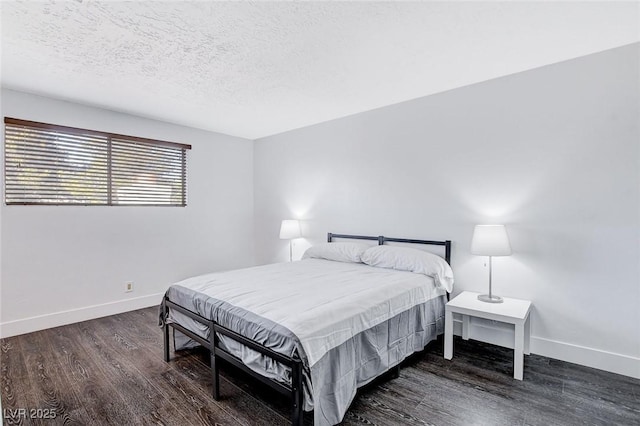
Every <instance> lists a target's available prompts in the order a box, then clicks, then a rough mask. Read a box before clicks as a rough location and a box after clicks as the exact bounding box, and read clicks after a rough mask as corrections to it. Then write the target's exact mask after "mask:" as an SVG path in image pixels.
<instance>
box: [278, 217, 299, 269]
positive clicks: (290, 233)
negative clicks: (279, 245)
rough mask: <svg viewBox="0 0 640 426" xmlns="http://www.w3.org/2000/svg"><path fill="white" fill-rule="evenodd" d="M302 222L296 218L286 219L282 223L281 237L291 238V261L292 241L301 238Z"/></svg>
mask: <svg viewBox="0 0 640 426" xmlns="http://www.w3.org/2000/svg"><path fill="white" fill-rule="evenodd" d="M300 236H301V233H300V222H299V221H297V220H295V219H285V220H283V221H282V224H281V225H280V239H281V240H289V262H291V261H292V260H293V245H292V243H291V241H292V240H293V239H295V238H300Z"/></svg>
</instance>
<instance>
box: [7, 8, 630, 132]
mask: <svg viewBox="0 0 640 426" xmlns="http://www.w3.org/2000/svg"><path fill="white" fill-rule="evenodd" d="M0 7H1V9H0V11H1V13H2V74H1V80H2V85H3V86H4V87H8V88H14V89H18V90H24V91H28V92H32V93H37V94H43V95H48V96H53V97H58V98H63V99H68V100H73V101H78V102H82V103H85V104H90V105H96V106H100V107H104V108H108V109H112V110H116V111H123V112H128V113H132V114H136V115H141V116H145V117H150V118H156V119H160V120H164V121H169V122H174V123H179V124H184V125H188V126H192V127H198V128H203V129H208V130H213V131H218V132H221V133H226V134H231V135H236V136H242V137H246V138H251V139H255V138H259V137H262V136H267V135H271V134H275V133H280V132H283V131H287V130H291V129H294V128H298V127H302V126H307V125H310V124H315V123H319V122H322V121H326V120H330V119H334V118H338V117H342V116H345V115H350V114H354V113H358V112H361V111H366V110H370V109H373V108H377V107H381V106H385V105H390V104H393V103H397V102H401V101H405V100H409V99H414V98H418V97H421V96H425V95H429V94H433V93H437V92H441V91H444V90H449V89H452V88H456V87H460V86H464V85H468V84H472V83H476V82H479V81H484V80H487V79H491V78H495V77H499V76H503V75H507V74H511V73H514V72H519V71H524V70H527V69H531V68H535V67H539V66H542V65H546V64H550V63H554V62H559V61H562V60H566V59H570V58H575V57H578V56H583V55H587V54H590V53H594V52H598V51H602V50H606V49H609V48H613V47H617V46H621V45H624V44H629V43H632V42H636V41H639V40H640V27H639V21H640V16H639V13H640V12H639V5H638V3H635V2H627V3H612V2H606V3H596V2H583V3H570V2H560V3H557V2H538V3H523V2H510V3H506V2H505V3H496V2H477V1H476V2H467V3H462V2H428V3H415V2H413V3H398V2H391V3H380V2H376V3H370V2H344V3H333V2H312V3H309V2H305V3H298V2H252V3H238V2H233V3H231V2H215V3H214V2H203V1H200V2H184V1H183V2H180V1H171V2H155V1H154V2H152V1H137V2H121V1H118V2H114V1H88V0H84V1H82V0H75V1H64V2H62V1H55V2H54V1H47V2H16V1H3V2H1V3H0Z"/></svg>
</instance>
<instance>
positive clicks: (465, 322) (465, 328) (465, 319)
mask: <svg viewBox="0 0 640 426" xmlns="http://www.w3.org/2000/svg"><path fill="white" fill-rule="evenodd" d="M462 340H469V315H463V316H462Z"/></svg>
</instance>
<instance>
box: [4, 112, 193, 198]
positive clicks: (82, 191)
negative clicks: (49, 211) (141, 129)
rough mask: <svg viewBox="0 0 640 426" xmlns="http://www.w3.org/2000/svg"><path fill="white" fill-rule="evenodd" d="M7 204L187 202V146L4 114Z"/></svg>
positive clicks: (189, 147) (188, 147)
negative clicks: (5, 115)
mask: <svg viewBox="0 0 640 426" xmlns="http://www.w3.org/2000/svg"><path fill="white" fill-rule="evenodd" d="M4 123H5V141H4V154H5V163H4V164H5V165H4V167H5V170H4V173H5V203H6V204H47V205H102V206H105V205H106V206H115V205H148V206H186V204H187V150H188V149H191V145H184V144H178V143H173V142H163V141H157V140H152V139H143V138H137V137H133V136H123V135H116V134H112V133H105V132H97V131H93V130H85V129H76V128H73V127H63V126H56V125H53V124H45V123H36V122H33V121H24V120H18V119H15V118H8V117H5V119H4Z"/></svg>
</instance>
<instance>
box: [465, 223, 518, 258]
mask: <svg viewBox="0 0 640 426" xmlns="http://www.w3.org/2000/svg"><path fill="white" fill-rule="evenodd" d="M471 254H477V255H479V256H509V255H510V254H511V245H510V244H509V237H508V236H507V229H506V228H505V226H504V225H476V227H475V228H474V230H473V238H472V239H471Z"/></svg>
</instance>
